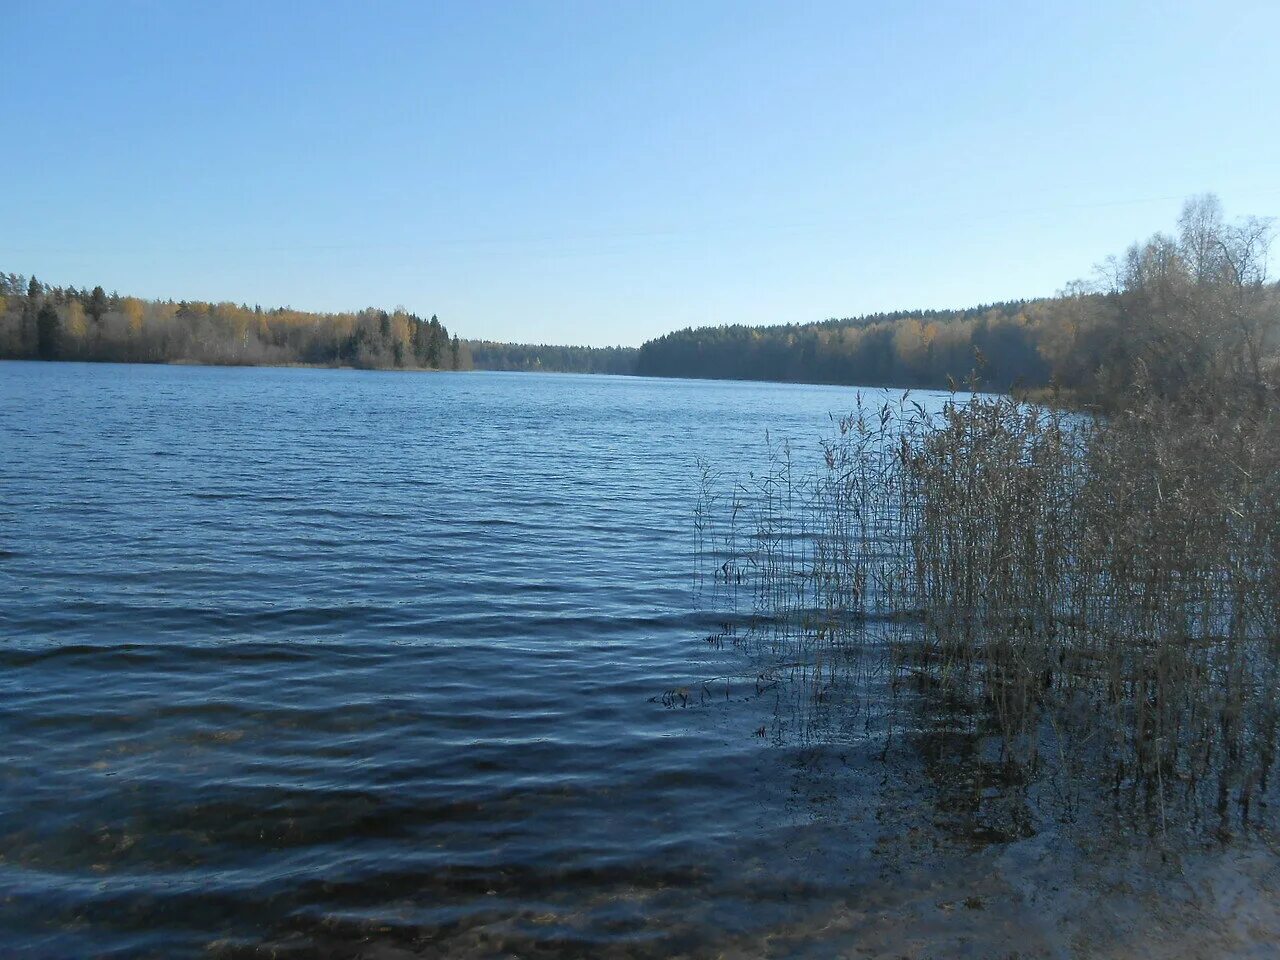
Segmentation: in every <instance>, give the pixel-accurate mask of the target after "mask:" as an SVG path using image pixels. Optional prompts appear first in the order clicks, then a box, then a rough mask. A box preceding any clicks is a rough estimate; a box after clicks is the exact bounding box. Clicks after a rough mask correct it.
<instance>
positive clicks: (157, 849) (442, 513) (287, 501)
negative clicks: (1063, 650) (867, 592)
mask: <svg viewBox="0 0 1280 960" xmlns="http://www.w3.org/2000/svg"><path fill="white" fill-rule="evenodd" d="M918 396H920V397H921V398H922V401H923V402H924V403H926V404H927V405H932V406H936V405H937V404H938V403H940V402H941V395H938V394H924V395H918ZM854 398H855V391H854V390H851V389H848V388H835V387H818V386H796V385H777V384H760V383H739V382H706V381H672V380H647V379H632V378H619V377H575V376H557V375H530V374H498V373H468V374H437V375H430V374H398V373H379V372H360V371H347V370H310V369H266V368H244V369H224V368H205V367H162V366H117V365H106V364H103V365H82V364H35V363H0V451H2V453H0V503H3V507H2V508H0V510H2V512H0V660H2V662H3V669H2V671H0V730H3V748H2V749H3V757H4V765H3V773H2V774H0V951H2V952H4V953H5V954H6V955H21V956H38V957H82V956H122V957H123V956H128V957H134V956H157V957H174V956H210V955H213V956H245V957H250V956H255V957H256V956H275V955H280V956H334V957H338V956H357V955H360V956H366V957H383V956H385V957H403V956H494V957H498V956H539V957H543V956H602V957H608V956H619V957H622V956H625V957H637V956H639V957H644V956H670V955H681V956H720V955H724V956H761V955H768V956H815V957H826V956H833V955H842V954H847V955H880V954H881V953H893V954H894V955H908V956H975V957H986V956H993V955H1000V956H1004V955H1008V954H1010V953H1012V952H1013V951H1021V953H1020V955H1021V956H1024V957H1029V956H1041V955H1043V956H1066V955H1074V954H1073V953H1063V952H1062V949H1063V948H1062V944H1064V943H1067V944H1071V943H1078V942H1090V941H1088V939H1087V938H1089V937H1094V938H1095V940H1096V942H1097V943H1099V944H1107V945H1108V947H1109V948H1114V949H1113V952H1111V953H1108V954H1107V955H1115V956H1120V955H1122V951H1123V949H1124V948H1125V945H1126V944H1127V943H1129V940H1127V939H1126V937H1127V936H1130V935H1131V936H1132V938H1133V943H1135V944H1138V945H1146V946H1148V947H1149V946H1150V945H1151V942H1152V941H1151V940H1150V936H1151V935H1150V933H1149V932H1148V933H1142V932H1141V927H1142V923H1141V922H1140V921H1141V919H1142V918H1143V917H1145V916H1147V915H1148V914H1151V915H1161V914H1159V911H1160V910H1167V911H1168V916H1169V917H1170V918H1172V920H1173V921H1176V919H1177V917H1179V916H1187V915H1189V914H1188V911H1191V910H1193V909H1204V910H1207V911H1209V912H1212V910H1213V909H1214V908H1215V904H1216V903H1217V902H1216V901H1214V902H1213V903H1209V902H1208V901H1204V900H1203V899H1202V900H1196V901H1192V900H1187V899H1186V898H1185V897H1183V899H1181V900H1179V899H1178V897H1177V896H1172V895H1170V893H1169V888H1168V887H1167V886H1162V885H1161V881H1159V880H1152V881H1151V885H1150V886H1149V887H1143V886H1142V885H1141V884H1140V883H1131V882H1130V880H1132V877H1130V876H1125V877H1121V876H1119V874H1118V873H1116V872H1115V871H1116V870H1117V869H1118V868H1116V867H1115V866H1114V865H1107V864H1103V865H1102V866H1098V865H1097V864H1093V865H1090V864H1091V863H1092V861H1089V859H1088V854H1087V851H1085V852H1080V851H1079V848H1078V846H1077V845H1074V844H1067V843H1066V841H1064V840H1062V838H1061V836H1060V835H1059V834H1058V833H1056V832H1054V831H1050V830H1046V829H1043V828H1042V827H1043V825H1042V824H1039V823H1037V822H1035V819H1034V817H1033V816H1031V815H1030V814H1028V815H1027V816H1025V817H1024V816H1023V815H1022V814H1021V813H1018V812H1015V814H1014V815H1011V816H1009V817H1008V818H1006V819H1007V820H1008V821H1009V822H1016V823H1018V824H1020V827H1019V829H1018V830H1016V831H1014V832H1012V833H1004V834H1000V833H992V831H991V830H990V829H985V828H986V827H989V826H990V824H988V823H986V819H985V818H987V816H988V813H989V812H990V809H992V808H993V807H1000V808H1001V809H1004V808H1007V806H1008V804H1009V803H1020V802H1021V801H1020V800H1018V799H1017V798H1013V799H1010V797H1008V796H1005V795H1003V794H1001V793H1000V792H999V791H998V790H997V791H994V792H993V791H992V790H990V789H989V788H984V787H980V788H978V789H977V790H976V793H977V795H976V797H975V796H974V794H975V790H974V789H971V788H972V784H971V783H970V782H969V781H968V780H965V779H964V776H965V774H964V770H965V767H964V765H963V764H962V763H959V762H954V758H952V757H951V756H950V755H949V754H948V753H947V752H946V750H945V749H941V748H939V749H938V750H935V751H934V752H932V753H931V752H930V751H929V750H923V751H920V755H919V758H918V761H917V762H914V763H907V764H905V765H903V764H898V765H892V764H886V763H883V762H880V761H878V760H877V759H876V754H877V753H878V750H877V749H875V747H876V744H875V736H876V734H875V726H874V724H873V723H872V722H871V720H872V718H873V717H874V714H875V697H876V696H877V694H876V693H875V692H874V691H866V690H864V691H861V692H860V693H859V695H858V696H857V697H851V698H850V701H849V702H848V703H846V704H845V705H844V707H843V709H844V710H845V712H840V710H839V709H837V710H836V712H835V713H834V714H832V713H830V712H828V714H827V715H826V716H825V718H824V722H823V724H822V725H821V729H820V730H818V731H815V730H814V729H813V728H812V725H811V724H808V723H807V722H806V719H805V716H804V711H803V709H802V708H801V707H800V706H799V705H798V704H797V703H796V702H794V701H793V700H791V699H789V694H788V691H787V689H786V684H785V683H778V682H776V678H768V677H762V674H761V671H760V664H759V662H758V660H757V659H755V658H754V657H753V655H752V654H750V653H749V652H747V651H746V650H744V649H742V648H740V647H739V646H737V645H734V644H732V643H727V644H726V643H719V642H715V641H714V637H715V635H716V634H717V633H719V632H721V631H722V630H723V627H722V626H721V625H722V624H724V623H729V624H730V625H731V626H733V625H734V620H735V614H734V612H733V611H731V610H727V609H724V608H723V607H719V606H717V605H716V601H715V600H714V599H712V600H710V601H708V599H707V597H706V595H705V594H699V592H698V591H697V590H696V589H695V587H696V585H697V584H696V581H695V578H694V567H695V563H694V550H693V509H694V504H695V502H696V498H697V492H698V478H699V461H700V459H706V460H709V461H711V462H713V463H717V464H720V465H726V466H727V465H734V466H735V467H736V468H737V469H740V470H743V471H749V470H751V469H752V468H753V466H755V465H763V464H764V462H765V456H766V450H767V442H766V432H768V434H769V437H770V438H771V439H772V440H773V441H775V442H776V441H778V440H780V439H781V438H787V439H789V440H790V442H791V444H792V447H793V450H794V451H795V455H796V457H797V460H798V461H801V462H803V461H804V460H805V459H806V458H813V459H814V460H815V461H816V460H817V458H819V456H820V452H819V446H818V443H819V440H820V438H821V437H822V436H824V435H826V434H827V432H828V431H829V428H830V421H829V419H828V418H829V415H831V414H836V415H839V414H842V413H846V412H848V410H849V409H850V408H851V407H852V405H853V403H854ZM709 637H711V638H713V639H712V641H711V642H708V638H709ZM673 691H675V693H673ZM855 701H856V702H855ZM945 746H946V745H945V744H944V747H945ZM961 746H962V748H963V745H961ZM962 754H963V749H960V750H959V751H958V752H957V753H956V756H961V755H962ZM984 791H985V792H984ZM1001 805H1003V807H1002V806H1001ZM1005 812H1006V813H1007V812H1008V811H1007V809H1006V811H1005ZM1024 821H1025V822H1024ZM1135 856H1139V857H1140V854H1135ZM1242 858H1243V859H1242ZM1103 859H1106V858H1103ZM1216 864H1217V861H1214V864H1212V865H1210V866H1209V867H1207V868H1206V869H1207V870H1210V871H1212V870H1218V869H1219V868H1218V866H1217V865H1216ZM1251 864H1253V866H1250V865H1251ZM1268 864H1269V861H1266V860H1265V858H1264V859H1261V860H1258V861H1257V863H1256V864H1255V863H1254V861H1250V860H1248V855H1247V854H1241V855H1240V857H1238V858H1236V859H1233V860H1232V861H1231V863H1230V864H1229V865H1228V867H1229V869H1228V867H1224V868H1222V869H1224V870H1227V873H1225V874H1223V875H1229V876H1248V870H1250V869H1255V867H1256V870H1255V872H1257V871H1263V872H1265V870H1267V869H1270V867H1269V866H1268ZM1108 870H1111V871H1112V872H1111V873H1108V872H1107V871H1108ZM1242 871H1243V872H1242ZM1080 876H1085V877H1087V878H1088V879H1087V882H1086V881H1081V880H1079V877H1080ZM1218 876H1219V874H1218V873H1214V874H1212V877H1215V878H1216V877H1218ZM1268 876H1269V874H1268ZM1121 881H1124V882H1125V883H1126V884H1128V886H1127V887H1126V889H1128V890H1129V894H1128V895H1129V896H1130V899H1129V900H1128V901H1125V904H1127V906H1122V907H1118V908H1116V911H1117V914H1116V915H1117V916H1119V917H1120V920H1119V921H1116V920H1115V918H1114V917H1113V916H1112V915H1110V914H1108V913H1107V912H1106V910H1102V909H1099V910H1097V911H1095V914H1094V915H1093V919H1091V920H1084V919H1075V913H1076V912H1078V910H1079V909H1080V908H1081V907H1082V905H1088V904H1094V906H1095V907H1096V906H1097V904H1098V903H1099V902H1103V901H1105V902H1108V903H1109V902H1111V900H1110V899H1108V898H1109V896H1110V894H1109V893H1108V890H1109V888H1108V887H1107V886H1106V884H1108V883H1114V884H1115V885H1116V886H1117V888H1118V887H1119V886H1120V884H1121ZM1260 882H1261V881H1260ZM1249 902H1250V903H1253V902H1254V901H1253V900H1250V901H1249ZM1231 904H1235V907H1234V908H1233V909H1238V907H1239V903H1238V902H1237V901H1231V902H1230V903H1228V907H1231ZM1224 909H1226V908H1224ZM1126 911H1127V912H1126ZM1144 911H1146V912H1145V913H1144ZM1153 911H1154V913H1153ZM1227 912H1228V913H1229V912H1230V911H1229V910H1228V911H1227ZM1242 922H1243V921H1242ZM1223 923H1224V924H1226V925H1225V926H1222V927H1221V929H1219V928H1214V929H1215V934H1214V935H1215V936H1217V935H1222V936H1231V935H1236V934H1238V933H1239V931H1238V930H1235V929H1234V928H1232V927H1231V926H1230V923H1229V922H1228V921H1223ZM1090 924H1091V925H1090ZM1126 924H1127V926H1126ZM1126 931H1128V933H1126ZM1081 937H1084V938H1086V939H1085V941H1080V939H1079V938H1081ZM1072 938H1075V939H1072ZM1144 938H1145V939H1144ZM1169 938H1170V941H1169V942H1170V944H1171V945H1175V946H1176V945H1177V944H1180V943H1183V942H1184V941H1185V942H1186V943H1192V941H1186V940H1185V937H1181V936H1180V935H1179V933H1178V931H1177V930H1176V923H1174V926H1173V927H1172V928H1170V932H1169ZM1215 942H1217V941H1215ZM1224 942H1225V941H1224ZM1192 946H1194V944H1192ZM1188 949H1191V948H1190V947H1188ZM1134 950H1135V953H1134V955H1140V954H1139V953H1138V952H1137V947H1136V946H1135V947H1134ZM859 951H863V952H861V953H860V952H859ZM999 951H1003V952H999ZM1168 955H1173V954H1172V953H1170V954H1168Z"/></svg>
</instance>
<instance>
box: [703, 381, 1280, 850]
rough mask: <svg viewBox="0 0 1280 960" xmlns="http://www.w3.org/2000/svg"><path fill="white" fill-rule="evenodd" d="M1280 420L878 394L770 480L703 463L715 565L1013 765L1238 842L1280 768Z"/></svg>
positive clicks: (754, 601)
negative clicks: (938, 406) (966, 711)
mask: <svg viewBox="0 0 1280 960" xmlns="http://www.w3.org/2000/svg"><path fill="white" fill-rule="evenodd" d="M1278 426H1280V424H1278V423H1277V417H1276V414H1275V412H1274V410H1270V409H1266V408H1263V407H1259V406H1257V405H1253V406H1248V405H1245V406H1242V407H1241V408H1240V409H1236V410H1225V409H1217V410H1213V409H1208V408H1201V409H1200V410H1199V411H1198V412H1197V413H1195V414H1194V415H1189V414H1188V413H1186V411H1180V412H1179V413H1177V414H1176V415H1175V414H1174V413H1171V412H1169V411H1168V410H1166V409H1164V408H1162V407H1161V406H1160V405H1159V404H1157V403H1155V402H1149V403H1136V404H1133V405H1132V406H1130V407H1129V408H1128V409H1127V410H1126V412H1124V413H1122V414H1117V415H1116V416H1114V417H1112V418H1109V419H1107V420H1095V419H1090V418H1086V417H1082V416H1078V415H1074V414H1066V413H1063V412H1060V411H1056V410H1051V409H1045V408H1043V407H1037V406H1033V405H1030V404H1026V403H1022V402H1019V401H1017V400H1015V399H1011V398H1007V397H987V396H982V395H978V394H973V395H969V396H967V397H961V398H958V399H957V398H953V399H952V400H950V401H948V402H947V403H946V404H945V406H944V407H943V408H942V410H941V411H930V410H927V409H925V408H924V407H923V406H921V405H920V404H918V403H915V402H913V401H912V400H911V398H910V397H909V396H907V395H904V396H903V397H902V398H901V399H900V400H898V401H896V402H885V403H883V404H879V405H870V404H867V403H865V402H864V401H863V400H862V399H861V398H860V399H859V402H858V405H857V408H856V409H855V410H854V412H853V413H852V414H851V415H850V416H849V417H846V418H843V419H841V420H839V421H837V422H836V423H835V428H836V429H835V430H834V431H833V436H832V437H831V438H830V439H829V440H828V441H827V442H826V443H825V444H824V446H823V449H822V460H821V462H816V463H814V464H812V465H811V466H809V467H808V468H806V469H801V467H799V466H798V465H797V464H796V462H795V458H794V456H793V453H792V451H791V450H790V448H789V447H787V446H785V445H784V446H781V447H773V448H772V450H773V456H772V458H771V462H770V466H769V468H768V469H767V470H766V471H765V472H764V473H763V474H759V475H755V476H751V477H747V478H745V479H736V480H732V481H729V480H726V479H725V477H724V476H723V475H722V474H720V473H719V472H717V470H716V469H715V467H714V466H709V467H708V468H707V471H706V472H705V474H704V487H703V496H702V498H701V500H700V503H699V508H698V518H697V527H698V552H699V557H700V559H701V561H702V562H701V566H702V569H703V570H704V571H709V573H710V581H711V582H712V583H713V584H714V585H715V586H716V588H717V589H719V590H721V591H727V593H726V596H728V597H729V599H730V602H731V603H732V604H744V605H745V604H748V603H749V605H750V610H749V616H750V617H751V618H752V620H753V622H754V623H755V624H756V625H757V626H766V627H768V630H767V631H757V632H758V633H765V632H767V633H768V634H769V635H771V636H774V637H778V636H783V637H789V638H790V639H791V640H792V641H793V642H794V640H795V638H797V637H799V638H803V639H804V642H805V644H807V647H806V650H807V656H809V657H810V659H812V654H813V651H814V650H823V649H825V650H828V651H833V650H834V649H835V648H839V650H841V651H842V652H843V653H844V654H846V655H848V656H853V657H856V658H862V659H863V660H864V661H865V662H864V664H863V666H862V668H861V670H860V673H861V674H862V676H863V677H864V678H866V677H869V676H872V675H874V676H883V677H885V678H886V679H887V681H888V683H889V686H890V689H892V690H895V691H901V690H903V689H904V688H906V687H907V686H908V685H914V686H915V688H916V689H918V690H921V691H927V692H928V693H929V695H930V696H939V697H943V698H945V699H946V700H948V701H950V702H955V703H973V704H978V705H979V708H980V710H981V711H982V712H983V714H984V720H985V721H987V722H991V723H992V724H993V725H994V728H995V729H996V730H997V731H998V736H999V739H1000V748H1001V758H1002V762H1004V763H1006V764H1008V765H1010V766H1016V767H1017V768H1019V769H1020V770H1022V771H1024V772H1025V773H1026V774H1028V775H1038V774H1047V775H1049V776H1052V777H1054V778H1056V780H1057V781H1059V782H1060V783H1065V784H1068V785H1070V786H1072V788H1073V789H1075V790H1076V791H1077V792H1078V791H1081V790H1089V789H1092V790H1093V791H1094V792H1097V791H1098V790H1101V789H1104V788H1105V791H1106V792H1108V793H1109V794H1110V795H1111V796H1113V797H1115V798H1116V800H1117V802H1120V803H1122V804H1123V805H1124V806H1126V807H1127V808H1128V809H1132V810H1134V811H1138V812H1140V813H1142V814H1144V815H1149V816H1150V817H1151V818H1152V820H1153V822H1155V823H1158V824H1160V825H1165V826H1167V825H1168V824H1169V822H1170V819H1171V818H1173V817H1176V818H1178V819H1180V820H1192V821H1199V822H1202V823H1209V824H1211V825H1212V826H1213V828H1214V829H1216V830H1218V831H1221V832H1224V833H1226V832H1230V831H1231V830H1232V829H1234V828H1235V827H1236V825H1238V824H1244V823H1248V822H1249V821H1250V819H1251V818H1256V817H1258V816H1259V811H1260V807H1259V802H1260V800H1262V799H1263V798H1264V797H1265V795H1266V794H1267V792H1268V787H1269V785H1270V782H1271V780H1272V779H1273V768H1274V765H1275V754H1276V733H1277V721H1278V717H1277V695H1278V693H1280V687H1278V686H1277V682H1278V681H1280V560H1278V557H1280V445H1278V444H1277V443H1275V442H1274V441H1275V438H1276V437H1277V436H1280V430H1277V427H1278ZM873 625H874V627H875V630H876V635H877V636H883V637H885V638H887V642H885V643H883V644H878V645H877V644H872V643H868V642H866V634H867V631H868V628H869V627H870V626H873ZM827 656H828V658H829V659H832V658H833V654H832V653H831V652H829V653H828V654H827ZM820 687H821V685H820V684H819V685H818V688H820Z"/></svg>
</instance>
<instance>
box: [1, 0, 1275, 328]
mask: <svg viewBox="0 0 1280 960" xmlns="http://www.w3.org/2000/svg"><path fill="white" fill-rule="evenodd" d="M3 12H4V16H3V29H2V30H0V90H2V91H3V100H2V101H0V102H3V103H4V105H5V107H6V110H5V112H6V114H7V123H6V136H5V138H4V142H3V146H0V178H2V182H3V184H4V202H3V206H2V207H0V269H3V270H5V271H14V272H19V273H28V274H29V273H33V272H34V273H35V274H37V275H38V276H39V277H41V279H45V280H47V281H49V282H53V283H59V284H66V283H74V284H76V285H77V286H79V285H85V284H88V285H92V284H96V283H101V284H102V285H104V286H105V287H106V288H107V289H108V290H111V289H116V290H119V291H120V292H128V293H134V294H138V295H141V296H159V297H173V298H175V299H184V298H185V299H208V300H235V301H245V302H248V303H250V304H252V303H261V304H263V305H264V306H271V305H279V304H290V305H292V306H295V307H301V308H307V309H322V310H328V309H347V308H353V307H360V306H367V305H379V306H386V307H392V306H396V305H404V306H406V307H408V308H409V309H411V310H414V311H417V312H419V313H422V314H431V313H438V314H439V315H440V317H441V319H442V320H444V321H445V322H446V323H447V324H448V326H449V328H450V329H451V330H456V331H457V332H458V333H460V334H461V335H462V336H464V337H488V338H494V339H505V340H521V341H530V340H532V341H551V342H574V343H592V344H609V343H624V344H638V343H640V342H641V341H643V340H645V339H647V338H649V337H651V336H654V335H657V334H661V333H663V332H666V331H668V330H671V329H675V328H680V327H684V326H688V325H691V324H695V325H696V324H716V323H726V322H744V323H772V322H792V321H810V320H817V319H822V318H825V317H829V316H849V315H854V314H859V313H865V312H871V311H877V310H884V309H894V308H903V307H921V306H966V305H971V304H974V303H979V302H984V301H990V300H996V299H1007V298H1013V297H1021V296H1034V295H1040V294H1049V293H1052V292H1054V291H1055V290H1057V289H1059V288H1060V287H1061V286H1062V285H1063V283H1064V282H1065V281H1067V280H1070V279H1072V278H1074V277H1079V276H1084V275H1087V274H1088V273H1089V272H1090V270H1091V267H1092V265H1093V264H1094V263H1096V262H1097V261H1098V260H1100V259H1101V258H1102V257H1103V256H1105V255H1106V254H1108V253H1113V252H1118V251H1119V250H1121V249H1123V247H1124V246H1125V245H1127V244H1128V243H1129V242H1130V241H1131V240H1135V239H1138V238H1139V237H1144V236H1146V235H1148V234H1150V233H1151V232H1153V231H1154V230H1157V229H1163V228H1169V227H1171V226H1172V225H1173V221H1174V219H1175V218H1176V216H1177V212H1178V208H1179V206H1180V204H1181V200H1182V198H1184V197H1185V196H1187V195H1189V194H1193V193H1197V192H1202V191H1207V190H1211V191H1215V192H1217V193H1218V194H1219V196H1220V197H1221V198H1222V201H1223V203H1224V205H1225V206H1226V208H1227V212H1228V213H1229V214H1243V213H1253V214H1272V213H1276V212H1280V3H1276V2H1274V0H1262V2H1250V0H1234V2H1230V3H1222V2H1214V3H1209V2H1206V3H1179V2H1159V3H1123V2H1121V3H1102V2H1098V3H1094V2H1088V0H1078V2H1075V3H1069V4H1058V3H1040V2H1027V3H1009V2H1002V3H980V2H975V3H893V2H883V3H854V2H852V0H844V2H817V3H801V2H777V3H752V2H744V0H739V2H726V3H721V2H709V0H681V2H671V3H666V2H654V0H645V2H637V3H624V2H619V0H598V2H597V0H592V2H582V3H570V2H532V0H522V2H496V0H466V2H458V3H424V2H405V3H390V2H357V0H350V2H347V3H342V4H324V3H318V2H317V3H285V2H276V0H256V2H246V3H226V2H217V0H212V2H207V3H185V2H169V0H156V2H150V3H128V2H123V0H113V2H110V3H86V2H74V3H72V2H57V0H6V2H5V3H4V4H3Z"/></svg>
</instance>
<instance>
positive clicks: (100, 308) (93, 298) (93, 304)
mask: <svg viewBox="0 0 1280 960" xmlns="http://www.w3.org/2000/svg"><path fill="white" fill-rule="evenodd" d="M85 313H87V314H89V316H91V317H93V322H94V323H95V324H96V325H98V326H101V325H102V318H103V317H104V316H106V313H107V293H106V291H105V290H103V289H102V287H94V288H93V293H91V294H90V295H89V302H88V304H87V305H86V306H85Z"/></svg>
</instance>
